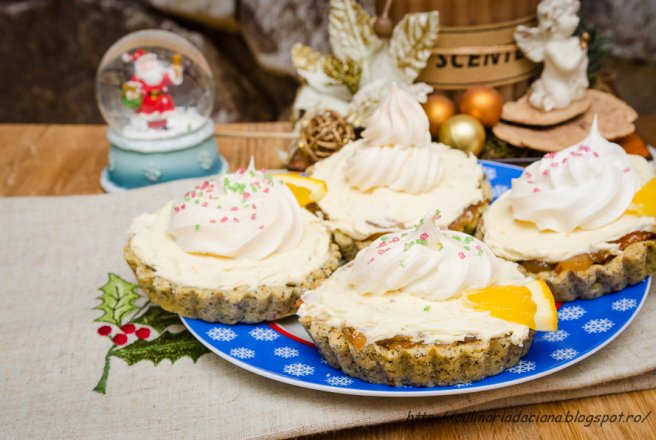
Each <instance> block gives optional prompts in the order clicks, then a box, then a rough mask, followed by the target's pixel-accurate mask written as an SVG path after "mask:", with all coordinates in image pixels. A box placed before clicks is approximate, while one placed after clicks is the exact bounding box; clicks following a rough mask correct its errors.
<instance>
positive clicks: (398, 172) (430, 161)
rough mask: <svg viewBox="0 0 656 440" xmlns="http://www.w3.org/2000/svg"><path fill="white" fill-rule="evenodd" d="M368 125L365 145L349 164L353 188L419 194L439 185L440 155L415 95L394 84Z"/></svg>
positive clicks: (368, 121)
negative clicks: (382, 188) (388, 189)
mask: <svg viewBox="0 0 656 440" xmlns="http://www.w3.org/2000/svg"><path fill="white" fill-rule="evenodd" d="M365 125H366V127H367V128H366V130H364V132H362V137H363V138H364V141H363V142H361V143H360V144H359V145H358V148H357V149H356V151H355V152H354V153H353V155H352V156H351V157H350V158H349V160H348V162H347V168H348V169H347V176H348V181H349V184H350V185H351V186H352V187H353V188H357V189H359V190H360V191H363V192H365V191H369V190H371V189H374V188H379V187H386V188H390V189H393V190H395V191H400V192H406V193H411V194H416V193H421V192H426V191H428V190H430V189H431V188H433V187H435V186H436V185H437V184H438V183H439V180H440V177H441V176H442V161H441V158H440V154H439V151H438V148H436V145H433V144H431V138H430V132H429V124H428V118H427V116H426V113H425V112H424V110H423V109H422V108H421V106H420V105H419V103H418V102H417V101H416V100H415V99H414V98H413V97H412V95H410V94H408V93H407V92H405V91H403V90H401V89H400V88H399V87H397V86H396V84H394V83H393V84H392V85H391V88H390V92H389V94H388V95H387V96H386V97H385V99H384V100H383V101H382V103H381V105H380V107H378V108H377V109H376V111H375V112H374V113H373V115H372V116H371V117H370V118H369V119H368V120H367V121H366V123H365Z"/></svg>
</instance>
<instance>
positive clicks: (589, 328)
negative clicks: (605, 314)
mask: <svg viewBox="0 0 656 440" xmlns="http://www.w3.org/2000/svg"><path fill="white" fill-rule="evenodd" d="M614 326H615V323H614V322H613V321H611V320H610V319H607V318H603V319H593V320H591V321H588V322H586V323H585V325H584V326H583V327H581V328H582V329H583V330H585V331H586V332H588V333H606V332H607V331H608V330H610V329H611V328H613V327H614Z"/></svg>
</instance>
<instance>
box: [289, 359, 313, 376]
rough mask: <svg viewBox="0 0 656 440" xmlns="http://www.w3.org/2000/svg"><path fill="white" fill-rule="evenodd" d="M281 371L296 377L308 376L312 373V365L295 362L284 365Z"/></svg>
mask: <svg viewBox="0 0 656 440" xmlns="http://www.w3.org/2000/svg"><path fill="white" fill-rule="evenodd" d="M283 371H284V372H285V373H287V374H289V375H291V376H296V377H301V376H309V375H310V374H314V367H312V366H310V365H307V364H302V363H300V362H296V363H295V364H287V365H285V368H283Z"/></svg>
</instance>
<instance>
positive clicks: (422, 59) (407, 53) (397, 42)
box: [389, 11, 439, 83]
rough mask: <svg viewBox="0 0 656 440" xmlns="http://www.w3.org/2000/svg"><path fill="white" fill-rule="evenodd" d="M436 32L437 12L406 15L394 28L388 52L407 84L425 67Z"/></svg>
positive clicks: (437, 26) (437, 24)
mask: <svg viewBox="0 0 656 440" xmlns="http://www.w3.org/2000/svg"><path fill="white" fill-rule="evenodd" d="M438 30H439V15H438V13H437V11H433V12H431V13H417V14H406V15H405V16H404V17H403V19H402V20H401V21H400V22H399V23H398V24H397V25H396V26H395V27H394V32H393V33H392V39H391V40H390V46H389V51H390V54H391V55H392V59H393V60H395V61H396V66H397V67H398V69H399V70H400V71H401V72H403V75H404V76H405V78H406V80H407V81H408V82H409V83H412V82H413V81H414V80H415V79H416V78H417V76H419V72H421V71H422V70H423V69H424V67H426V62H427V61H428V57H430V54H431V49H432V48H433V46H434V45H435V42H436V41H437V32H438Z"/></svg>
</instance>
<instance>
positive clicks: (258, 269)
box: [129, 202, 331, 290]
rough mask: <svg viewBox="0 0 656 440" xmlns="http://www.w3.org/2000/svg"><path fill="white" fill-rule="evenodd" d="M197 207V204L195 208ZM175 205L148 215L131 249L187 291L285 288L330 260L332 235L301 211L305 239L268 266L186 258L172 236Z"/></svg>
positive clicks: (133, 229)
mask: <svg viewBox="0 0 656 440" xmlns="http://www.w3.org/2000/svg"><path fill="white" fill-rule="evenodd" d="M192 203H193V202H192ZM173 206H174V202H169V203H167V204H166V205H165V206H164V207H163V208H161V209H160V210H159V211H157V212H155V213H152V214H142V215H140V216H138V217H137V218H135V219H134V220H133V221H132V224H131V225H130V230H129V235H130V247H131V248H132V250H133V251H134V253H135V254H136V255H137V256H138V257H139V259H141V260H142V261H143V262H144V263H146V264H147V265H148V266H150V267H152V268H153V269H154V270H155V274H156V275H158V276H160V277H163V278H165V279H167V280H169V281H172V282H174V283H177V284H178V285H181V286H188V287H199V288H207V289H224V290H230V289H234V288H236V287H241V286H243V287H246V288H249V289H255V288H257V287H259V286H284V285H286V284H288V283H302V282H303V281H305V280H306V279H307V277H308V275H309V274H311V273H312V272H314V271H315V270H317V269H319V268H320V267H321V266H323V265H324V264H325V263H326V262H327V261H328V258H329V249H330V240H331V239H330V232H329V231H328V230H327V229H326V228H325V226H323V225H322V224H321V221H320V220H319V219H318V218H316V216H314V215H313V214H311V213H310V212H308V211H306V210H304V209H303V210H301V212H300V221H301V222H302V224H303V227H302V228H301V230H302V235H301V238H300V241H299V242H298V243H297V245H296V246H295V247H293V248H291V249H287V250H284V251H279V252H276V253H274V254H271V255H269V256H267V257H265V258H264V259H262V260H251V259H242V258H225V257H213V256H207V255H196V254H190V253H187V252H185V251H184V250H183V249H182V248H181V247H180V245H179V244H178V243H177V242H176V240H175V239H174V238H173V236H172V235H170V234H169V233H167V229H168V227H169V219H170V216H171V209H172V207H173Z"/></svg>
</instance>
